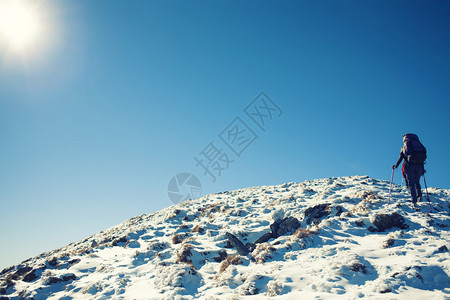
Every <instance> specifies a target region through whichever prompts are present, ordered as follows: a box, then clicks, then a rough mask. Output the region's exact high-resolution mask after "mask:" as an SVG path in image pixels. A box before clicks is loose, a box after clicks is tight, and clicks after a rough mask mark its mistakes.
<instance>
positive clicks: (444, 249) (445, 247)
mask: <svg viewBox="0 0 450 300" xmlns="http://www.w3.org/2000/svg"><path fill="white" fill-rule="evenodd" d="M438 251H439V252H448V248H447V246H445V245H444V246H442V247H439V249H438Z"/></svg>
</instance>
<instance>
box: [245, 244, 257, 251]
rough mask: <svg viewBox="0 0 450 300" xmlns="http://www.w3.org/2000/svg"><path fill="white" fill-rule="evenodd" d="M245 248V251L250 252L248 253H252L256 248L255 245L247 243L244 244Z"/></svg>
mask: <svg viewBox="0 0 450 300" xmlns="http://www.w3.org/2000/svg"><path fill="white" fill-rule="evenodd" d="M245 247H247V249H248V250H250V252H253V250H255V248H256V244H255V243H247V244H245Z"/></svg>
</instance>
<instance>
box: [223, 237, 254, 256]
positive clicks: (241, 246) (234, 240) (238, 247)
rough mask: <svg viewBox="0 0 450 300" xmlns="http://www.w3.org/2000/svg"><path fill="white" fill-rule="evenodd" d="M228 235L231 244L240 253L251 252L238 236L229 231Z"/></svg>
mask: <svg viewBox="0 0 450 300" xmlns="http://www.w3.org/2000/svg"><path fill="white" fill-rule="evenodd" d="M226 236H227V238H228V241H229V242H230V244H231V245H232V246H233V247H234V248H235V249H236V250H237V252H238V253H239V254H240V255H244V256H246V255H248V254H249V253H250V251H249V250H248V249H247V247H246V246H245V245H244V244H243V243H242V242H241V241H240V240H239V239H238V238H237V237H236V236H234V235H232V234H231V233H229V232H227V233H226Z"/></svg>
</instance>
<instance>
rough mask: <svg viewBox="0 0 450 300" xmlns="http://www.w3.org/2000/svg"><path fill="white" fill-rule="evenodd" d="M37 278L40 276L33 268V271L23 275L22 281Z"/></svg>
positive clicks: (30, 280)
mask: <svg viewBox="0 0 450 300" xmlns="http://www.w3.org/2000/svg"><path fill="white" fill-rule="evenodd" d="M36 278H38V277H37V276H36V274H34V270H33V271H31V272H29V273H27V274H26V275H25V276H24V277H23V279H22V281H25V282H32V281H33V280H35V279H36Z"/></svg>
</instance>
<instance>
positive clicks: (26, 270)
mask: <svg viewBox="0 0 450 300" xmlns="http://www.w3.org/2000/svg"><path fill="white" fill-rule="evenodd" d="M31 270H33V268H32V267H28V266H27V267H22V268H19V269H18V270H17V271H16V272H15V273H14V274H13V279H16V280H17V279H19V277H22V276H23V275H25V274H27V273H29V272H30V271H31Z"/></svg>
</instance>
